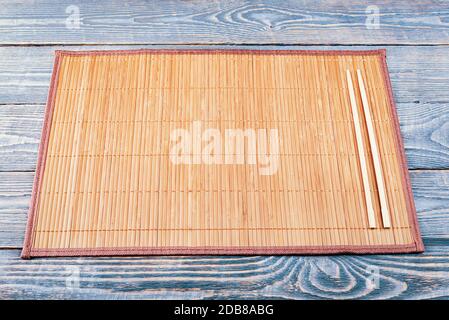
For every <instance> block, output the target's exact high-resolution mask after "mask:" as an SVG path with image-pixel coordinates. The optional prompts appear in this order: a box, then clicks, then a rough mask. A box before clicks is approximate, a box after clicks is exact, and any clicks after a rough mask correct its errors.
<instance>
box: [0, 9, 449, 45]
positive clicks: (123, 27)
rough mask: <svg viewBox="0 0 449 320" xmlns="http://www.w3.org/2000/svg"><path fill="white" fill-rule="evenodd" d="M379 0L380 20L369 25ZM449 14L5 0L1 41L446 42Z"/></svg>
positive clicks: (448, 40)
mask: <svg viewBox="0 0 449 320" xmlns="http://www.w3.org/2000/svg"><path fill="white" fill-rule="evenodd" d="M374 4H375V5H376V6H377V8H378V10H379V18H380V20H379V22H380V25H379V28H372V27H370V28H367V26H366V21H367V12H368V14H369V13H370V12H373V11H370V10H371V9H370V8H369V7H368V6H369V5H374ZM78 12H79V17H80V20H79V21H80V23H79V27H77V25H75V24H73V23H72V21H73V19H74V18H75V15H76V14H77V13H78ZM448 16H449V4H448V3H447V2H445V1H437V0H422V1H419V2H407V1H394V2H391V1H387V0H380V1H376V2H375V3H367V2H366V1H363V0H357V1H313V0H310V1H294V0H287V1H285V0H284V1H277V0H259V1H243V0H233V1H225V2H221V1H208V0H200V1H195V2H191V1H176V0H169V1H157V0H151V1H139V2H137V3H136V2H135V1H131V0H127V1H118V2H110V1H107V0H102V1H88V2H86V1H84V2H83V1H80V0H64V1H58V2H57V3H55V2H53V1H31V0H29V1H23V2H21V3H17V2H16V1H12V0H8V1H3V2H2V10H1V11H0V20H1V21H2V23H1V25H0V43H1V44H197V43H201V44H226V43H234V44H258V45H260V44H283V45H284V44H327V45H330V44H448V43H449V38H448V35H449V33H448V27H449V23H448V19H447V18H448ZM368 19H369V18H368ZM67 22H68V23H67ZM368 22H369V20H368Z"/></svg>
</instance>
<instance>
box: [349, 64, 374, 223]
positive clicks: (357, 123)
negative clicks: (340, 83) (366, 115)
mask: <svg viewBox="0 0 449 320" xmlns="http://www.w3.org/2000/svg"><path fill="white" fill-rule="evenodd" d="M346 77H347V80H348V89H349V97H350V100H351V109H352V117H353V119H354V127H355V136H356V140H357V149H358V153H359V161H360V167H361V169H362V180H363V189H364V190H365V200H366V209H367V211H368V224H369V227H370V228H375V227H376V220H375V219H374V207H373V200H372V198H371V189H370V185H369V180H368V169H367V164H366V158H365V147H364V145H363V138H362V130H361V127H360V117H359V112H358V111H357V103H356V100H355V94H354V86H353V85H352V78H351V73H350V72H349V70H346Z"/></svg>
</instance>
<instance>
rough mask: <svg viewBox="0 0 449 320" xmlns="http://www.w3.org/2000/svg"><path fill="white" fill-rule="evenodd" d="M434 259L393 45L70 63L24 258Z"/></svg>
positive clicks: (92, 56) (52, 118) (49, 120)
mask: <svg viewBox="0 0 449 320" xmlns="http://www.w3.org/2000/svg"><path fill="white" fill-rule="evenodd" d="M362 87H363V88H362ZM363 94H365V96H363ZM370 117H371V119H370ZM370 120H371V121H370ZM370 126H371V127H370ZM370 130H371V131H370ZM370 210H371V211H370ZM370 219H371V220H370ZM423 249H424V248H423V244H422V241H421V237H420V235H419V230H418V225H417V222H416V211H415V207H414V204H413V198H412V193H411V188H410V182H409V177H408V172H407V165H406V160H405V155H404V149H403V146H402V141H401V137H400V131H399V126H398V120H397V115H396V110H395V107H394V102H393V99H392V92H391V86H390V80H389V77H388V71H387V67H386V62H385V51H384V50H374V51H245V50H239V51H232V50H221V51H220V50H218V51H207V50H189V51H169V50H138V51H98V52H70V51H57V52H56V59H55V65H54V71H53V76H52V82H51V88H50V92H49V99H48V103H47V109H46V115H45V123H44V128H43V134H42V142H41V145H40V149H39V159H38V166H37V171H36V177H35V183H34V187H33V194H32V202H31V207H30V212H29V221H28V226H27V232H26V236H25V244H24V249H23V253H22V257H23V258H29V257H34V256H72V255H133V254H134V255H139V254H323V253H394V252H420V251H423Z"/></svg>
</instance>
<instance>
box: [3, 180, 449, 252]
mask: <svg viewBox="0 0 449 320" xmlns="http://www.w3.org/2000/svg"><path fill="white" fill-rule="evenodd" d="M33 177H34V173H33V172H0V248H21V247H22V243H23V237H24V234H25V225H26V217H27V212H28V206H29V201H30V197H31V189H32V183H33ZM411 179H412V187H413V193H414V199H415V204H416V208H417V211H418V219H419V223H420V227H421V231H422V234H423V237H424V238H426V239H439V240H440V241H449V171H411ZM429 241H430V240H429Z"/></svg>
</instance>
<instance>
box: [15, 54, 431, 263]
mask: <svg viewBox="0 0 449 320" xmlns="http://www.w3.org/2000/svg"><path fill="white" fill-rule="evenodd" d="M142 53H165V54H167V53H173V54H182V53H217V54H220V53H256V54H304V55H360V54H364V55H378V56H379V58H380V60H381V66H382V74H383V78H384V81H385V85H386V87H387V91H388V100H389V107H390V110H391V116H392V119H393V124H394V129H395V132H396V134H395V142H396V148H397V149H398V150H397V151H398V152H399V155H400V160H401V167H402V170H401V175H402V180H403V183H404V185H405V188H406V192H405V195H406V205H407V215H408V218H409V221H410V223H411V227H412V230H413V232H412V235H413V239H412V240H413V243H411V244H405V245H379V246H367V245H360V246H354V245H352V246H341V245H340V246H339V245H337V246H294V247H293V246H289V247H247V248H245V247H238V248H237V247H236V248H233V247H160V248H155V247H149V248H144V247H143V248H140V247H139V248H133V247H126V248H83V249H77V248H64V249H32V248H31V247H32V243H33V233H34V223H35V221H36V210H37V208H36V204H37V197H38V194H39V189H40V186H41V177H42V176H43V173H44V170H45V161H46V157H45V156H46V153H47V147H48V140H49V134H50V129H51V120H52V119H51V118H52V113H53V108H54V104H55V97H56V91H57V88H56V87H57V81H58V76H59V67H60V60H61V57H62V56H65V55H68V56H70V55H115V54H142ZM423 251H424V244H423V242H422V238H421V234H420V230H419V225H418V220H417V214H416V207H415V204H414V201H413V193H412V188H411V182H410V177H409V173H408V165H407V158H406V155H405V150H404V145H403V141H402V136H401V132H400V125H399V119H398V114H397V111H396V106H395V102H394V97H393V91H392V87H391V80H390V76H389V73H388V66H387V61H386V49H377V50H329V51H326V50H309V51H308V50H245V49H237V50H232V49H218V50H217V49H214V50H210V49H187V50H186V49H184V50H183V49H171V50H170V49H138V50H105V51H64V50H56V51H55V59H54V65H53V72H52V77H51V82H50V88H49V93H48V98H47V104H46V108H45V115H44V124H43V128H42V135H41V142H40V144H39V151H38V160H37V166H36V174H35V178H34V182H33V189H32V194H31V202H30V209H29V212H28V220H27V227H26V232H25V239H24V245H23V250H22V254H21V258H23V259H29V258H31V256H36V257H38V256H41V257H44V256H82V255H83V256H98V255H145V254H166V255H170V254H171V255H176V254H225V255H226V254H229V255H232V254H267V255H268V254H337V253H362V254H374V253H410V252H423Z"/></svg>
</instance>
